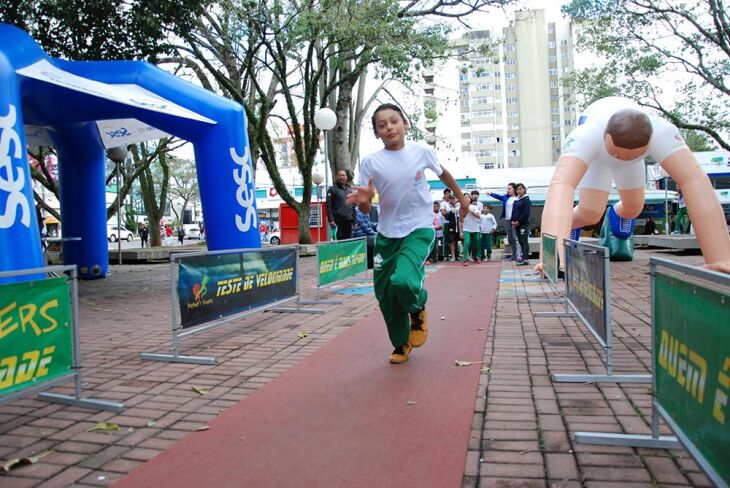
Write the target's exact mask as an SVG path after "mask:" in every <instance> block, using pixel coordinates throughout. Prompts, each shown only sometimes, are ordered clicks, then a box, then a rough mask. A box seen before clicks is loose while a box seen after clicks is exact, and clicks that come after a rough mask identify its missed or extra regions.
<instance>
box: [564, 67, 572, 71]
mask: <svg viewBox="0 0 730 488" xmlns="http://www.w3.org/2000/svg"><path fill="white" fill-rule="evenodd" d="M571 71H572V70H571V69H570V66H563V73H570V72H571Z"/></svg>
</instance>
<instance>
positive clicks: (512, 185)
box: [507, 183, 517, 190]
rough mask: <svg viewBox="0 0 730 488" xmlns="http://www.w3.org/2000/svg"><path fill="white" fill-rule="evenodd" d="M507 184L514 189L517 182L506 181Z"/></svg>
mask: <svg viewBox="0 0 730 488" xmlns="http://www.w3.org/2000/svg"><path fill="white" fill-rule="evenodd" d="M507 186H511V187H512V189H513V190H514V189H515V188H517V183H507Z"/></svg>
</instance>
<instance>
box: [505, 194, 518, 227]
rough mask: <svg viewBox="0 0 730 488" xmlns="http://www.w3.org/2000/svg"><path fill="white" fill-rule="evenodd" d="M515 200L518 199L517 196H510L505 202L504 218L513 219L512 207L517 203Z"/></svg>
mask: <svg viewBox="0 0 730 488" xmlns="http://www.w3.org/2000/svg"><path fill="white" fill-rule="evenodd" d="M515 200H517V197H509V198H508V199H507V202H506V203H505V204H504V219H505V220H507V221H510V220H511V219H512V207H513V206H514V204H515Z"/></svg>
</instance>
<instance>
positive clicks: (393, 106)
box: [370, 103, 408, 132]
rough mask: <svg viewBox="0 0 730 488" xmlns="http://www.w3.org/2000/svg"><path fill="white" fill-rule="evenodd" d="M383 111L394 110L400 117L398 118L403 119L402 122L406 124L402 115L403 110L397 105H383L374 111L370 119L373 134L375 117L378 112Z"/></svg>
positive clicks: (406, 120)
mask: <svg viewBox="0 0 730 488" xmlns="http://www.w3.org/2000/svg"><path fill="white" fill-rule="evenodd" d="M383 110H395V111H396V112H398V114H399V115H400V118H401V119H403V122H408V119H406V116H405V115H403V110H401V108H400V107H399V106H398V105H396V104H394V103H383V104H381V105H380V106H379V107H378V108H376V109H375V112H373V116H372V117H371V118H370V122H371V123H372V124H373V132H375V116H376V115H377V113H378V112H382V111H383Z"/></svg>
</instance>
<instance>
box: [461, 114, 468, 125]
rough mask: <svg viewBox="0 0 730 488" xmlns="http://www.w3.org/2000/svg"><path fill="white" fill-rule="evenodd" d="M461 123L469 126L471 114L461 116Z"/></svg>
mask: <svg viewBox="0 0 730 488" xmlns="http://www.w3.org/2000/svg"><path fill="white" fill-rule="evenodd" d="M461 123H462V124H468V123H469V114H461Z"/></svg>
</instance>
